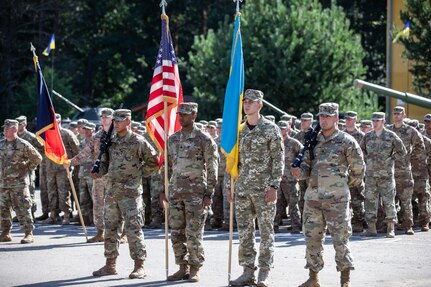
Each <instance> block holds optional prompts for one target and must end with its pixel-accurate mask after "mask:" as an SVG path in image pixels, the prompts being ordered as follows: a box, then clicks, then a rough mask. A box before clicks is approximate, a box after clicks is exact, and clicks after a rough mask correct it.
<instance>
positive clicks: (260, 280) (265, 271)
mask: <svg viewBox="0 0 431 287" xmlns="http://www.w3.org/2000/svg"><path fill="white" fill-rule="evenodd" d="M268 275H269V268H260V269H259V273H258V275H257V287H268V286H269V285H268V284H269V282H268Z"/></svg>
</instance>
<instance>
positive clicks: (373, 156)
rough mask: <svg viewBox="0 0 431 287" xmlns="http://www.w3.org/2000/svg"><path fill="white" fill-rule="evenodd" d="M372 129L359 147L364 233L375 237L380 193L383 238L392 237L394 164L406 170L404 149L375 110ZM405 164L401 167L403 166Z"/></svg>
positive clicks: (393, 233) (394, 215) (394, 211)
mask: <svg viewBox="0 0 431 287" xmlns="http://www.w3.org/2000/svg"><path fill="white" fill-rule="evenodd" d="M372 121H373V127H374V130H373V131H371V132H368V133H366V134H365V136H364V138H363V140H362V142H361V148H362V150H363V152H364V157H365V161H366V164H367V172H366V177H365V219H366V221H367V224H368V230H367V232H366V234H365V235H366V236H377V231H376V222H377V210H378V205H379V201H380V199H379V196H380V197H381V199H382V201H383V207H384V211H385V215H386V217H385V222H386V223H387V233H386V237H388V238H393V237H394V236H395V230H394V225H395V222H396V221H397V212H396V209H395V179H394V164H395V162H397V164H398V165H399V168H400V169H403V170H406V169H407V167H406V166H405V164H406V160H405V157H406V155H407V151H406V148H405V147H404V145H403V142H402V141H401V139H400V138H399V137H398V136H397V135H396V134H395V133H394V132H392V131H389V130H387V129H386V128H385V127H384V124H385V122H386V121H385V114H384V113H381V112H375V113H373V116H372ZM403 165H404V166H403Z"/></svg>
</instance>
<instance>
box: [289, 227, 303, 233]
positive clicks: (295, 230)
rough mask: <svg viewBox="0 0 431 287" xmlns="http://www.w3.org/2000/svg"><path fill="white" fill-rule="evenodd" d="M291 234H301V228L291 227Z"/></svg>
mask: <svg viewBox="0 0 431 287" xmlns="http://www.w3.org/2000/svg"><path fill="white" fill-rule="evenodd" d="M290 233H291V234H300V233H301V227H299V226H292V231H291V232H290Z"/></svg>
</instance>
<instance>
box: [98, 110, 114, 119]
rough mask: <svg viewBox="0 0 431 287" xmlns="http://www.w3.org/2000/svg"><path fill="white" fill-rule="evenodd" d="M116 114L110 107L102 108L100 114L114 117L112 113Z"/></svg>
mask: <svg viewBox="0 0 431 287" xmlns="http://www.w3.org/2000/svg"><path fill="white" fill-rule="evenodd" d="M113 114H114V110H113V109H110V108H103V109H101V110H100V116H105V117H108V118H112V115H113Z"/></svg>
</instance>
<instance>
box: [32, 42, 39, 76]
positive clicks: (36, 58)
mask: <svg viewBox="0 0 431 287" xmlns="http://www.w3.org/2000/svg"><path fill="white" fill-rule="evenodd" d="M30 51H32V53H33V62H34V69H35V70H37V61H38V57H37V56H36V48H35V47H34V46H33V43H32V42H30Z"/></svg>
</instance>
